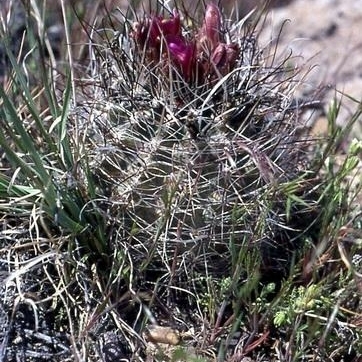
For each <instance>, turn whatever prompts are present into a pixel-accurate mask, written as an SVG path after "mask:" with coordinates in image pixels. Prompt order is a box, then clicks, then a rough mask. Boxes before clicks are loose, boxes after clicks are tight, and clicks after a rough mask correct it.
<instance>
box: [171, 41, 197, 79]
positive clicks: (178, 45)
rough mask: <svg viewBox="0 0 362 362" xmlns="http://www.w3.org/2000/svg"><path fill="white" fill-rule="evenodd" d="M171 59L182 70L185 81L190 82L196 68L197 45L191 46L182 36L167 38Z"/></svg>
mask: <svg viewBox="0 0 362 362" xmlns="http://www.w3.org/2000/svg"><path fill="white" fill-rule="evenodd" d="M166 42H167V46H168V50H169V53H170V56H171V59H172V60H173V61H174V62H175V63H176V65H178V66H179V67H180V68H181V71H182V74H183V76H184V78H185V80H190V77H191V74H192V68H193V67H194V66H195V63H196V57H195V45H194V44H189V43H187V42H186V41H185V39H184V38H183V37H182V36H172V35H169V36H167V37H166Z"/></svg>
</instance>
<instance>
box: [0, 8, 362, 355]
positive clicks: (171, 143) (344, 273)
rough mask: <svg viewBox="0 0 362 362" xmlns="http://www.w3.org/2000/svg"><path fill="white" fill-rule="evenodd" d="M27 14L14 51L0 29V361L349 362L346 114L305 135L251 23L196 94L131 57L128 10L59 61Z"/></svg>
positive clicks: (356, 257)
mask: <svg viewBox="0 0 362 362" xmlns="http://www.w3.org/2000/svg"><path fill="white" fill-rule="evenodd" d="M62 4H63V3H62ZM38 6H39V7H38ZM159 8H160V11H161V12H163V14H164V16H166V17H169V15H168V12H167V10H166V9H165V8H163V7H161V6H159ZM30 10H31V11H30V12H29V13H27V16H26V19H27V20H26V21H27V27H26V30H27V31H26V32H25V33H24V44H28V46H29V50H28V52H27V53H26V55H25V54H18V53H14V51H13V49H12V46H11V38H10V35H11V34H10V29H9V28H8V25H7V24H6V22H5V20H4V18H3V19H2V23H1V32H0V35H1V36H2V39H3V49H4V51H5V52H6V58H7V59H8V63H9V69H8V70H7V73H6V76H5V77H4V79H3V83H2V85H1V86H0V127H1V132H0V152H1V170H0V200H1V201H0V217H1V223H2V229H1V234H0V235H1V237H0V243H1V244H0V255H1V256H0V268H1V269H0V273H1V274H0V276H1V279H2V282H3V283H2V285H1V287H0V291H1V302H0V307H1V308H0V313H1V314H0V317H1V318H2V319H1V321H2V322H3V323H2V324H3V325H4V327H3V330H2V332H1V333H2V337H3V338H2V339H3V342H2V343H1V345H0V360H1V361H7V360H9V361H10V360H15V359H23V360H36V361H37V360H39V361H40V360H43V359H47V360H49V359H51V360H61V361H73V360H74V361H93V360H97V361H98V360H122V358H126V359H127V358H128V359H130V360H132V361H152V360H154V361H163V360H166V361H183V360H185V361H242V360H243V358H245V360H246V358H247V357H249V358H250V359H251V361H288V362H289V361H290V362H291V361H312V360H313V361H340V360H344V361H357V360H358V359H359V358H361V355H360V354H358V353H359V351H360V350H361V347H362V342H361V302H360V297H359V296H360V293H361V278H362V276H361V267H362V265H361V263H362V261H361V227H362V225H361V208H360V201H361V176H360V170H361V165H360V155H361V150H362V145H361V142H360V141H358V140H357V139H353V138H351V130H352V128H353V125H354V124H355V123H356V122H358V120H359V119H360V117H361V112H362V105H361V102H360V101H359V100H355V103H356V111H355V113H354V115H353V116H352V117H351V119H350V120H349V122H348V123H347V124H346V125H345V127H343V128H341V127H339V126H338V122H337V120H338V114H339V108H340V105H341V103H340V102H341V97H340V95H339V94H338V93H336V98H335V99H334V100H332V101H331V104H330V107H329V112H328V115H327V120H328V134H327V135H325V136H323V137H322V138H320V139H316V138H315V137H313V136H312V135H311V133H309V130H308V129H307V127H306V126H305V124H304V123H300V121H299V120H300V119H303V115H304V108H303V106H302V105H301V106H298V107H291V105H292V104H293V101H294V98H295V91H296V89H298V87H299V86H300V85H301V84H302V83H303V81H304V79H305V77H307V74H306V75H304V74H303V73H302V72H301V71H298V72H291V71H290V63H291V62H292V61H293V59H292V58H289V57H287V58H285V59H281V60H277V59H275V58H274V50H273V49H271V50H270V49H267V48H266V49H260V48H259V45H258V44H257V34H256V33H255V31H256V28H257V26H256V25H258V24H259V23H260V22H261V21H262V18H261V17H260V18H258V16H256V15H255V19H254V20H251V19H250V22H249V23H248V22H246V20H245V19H241V20H240V21H239V22H235V23H232V22H231V23H230V24H228V29H229V32H230V36H231V37H232V36H233V35H234V36H235V34H239V35H238V37H237V40H236V41H237V42H238V46H239V47H240V48H241V49H243V52H242V54H243V58H242V59H239V60H238V63H237V66H235V67H234V68H232V69H231V70H230V71H229V72H227V73H225V74H216V75H215V74H214V73H213V71H212V70H208V71H209V72H210V73H206V75H204V76H205V77H206V78H207V79H208V80H209V83H208V82H205V81H202V82H199V80H198V79H197V78H195V79H193V80H192V81H190V80H185V77H184V76H183V74H182V70H180V68H177V66H178V65H177V64H176V65H175V64H171V66H170V62H171V61H170V58H169V56H167V57H166V58H164V59H166V60H165V63H162V66H160V65H159V64H161V62H160V63H159V62H158V59H157V61H156V63H155V60H154V59H150V58H147V52H146V51H145V49H143V48H142V47H141V46H140V44H135V43H133V42H132V40H131V39H132V35H131V34H130V32H131V33H132V30H131V29H132V21H133V20H132V16H133V15H132V11H129V12H127V13H122V12H115V13H109V14H108V15H107V17H106V22H107V23H109V24H111V25H110V27H108V28H102V27H100V26H99V27H98V28H97V27H95V28H93V29H92V28H90V27H89V28H87V29H88V31H89V33H88V34H89V35H90V36H91V38H90V39H88V40H89V42H90V46H89V49H90V56H91V59H92V61H89V63H86V62H85V61H84V59H83V61H82V62H79V63H78V62H77V61H76V60H75V59H73V57H72V52H73V50H72V48H64V50H63V52H61V53H60V55H59V56H60V58H59V59H56V57H55V56H54V54H53V55H52V48H51V46H50V45H49V44H47V42H46V37H45V36H44V37H38V36H37V34H38V33H37V31H36V30H39V29H34V28H33V27H30V24H31V23H32V21H34V17H35V18H36V20H37V23H38V24H40V25H39V28H40V29H43V25H44V24H45V20H44V19H45V18H46V10H44V11H43V9H41V7H40V3H39V4H37V3H36V2H32V3H31V5H30ZM62 11H63V20H64V27H65V29H66V30H67V31H66V32H65V34H68V36H70V35H69V34H70V33H71V32H70V30H71V29H69V28H68V27H70V25H69V24H74V23H76V22H77V21H81V19H77V17H76V16H75V15H74V12H72V9H70V8H66V7H65V4H63V8H62ZM41 14H45V15H44V16H45V17H44V16H43V15H41ZM142 21H143V18H142V17H140V18H138V22H141V23H142ZM201 24H202V21H200V22H198V21H197V20H196V19H194V18H192V19H188V25H187V26H186V27H185V28H184V32H185V33H186V34H187V37H189V38H187V39H192V36H193V35H192V34H193V32H194V31H195V29H196V28H197V27H199V26H201ZM83 25H84V23H83ZM45 28H46V27H45V26H44V29H45ZM115 29H119V33H115ZM240 29H241V30H240ZM240 32H241V35H240ZM115 35H116V36H115ZM233 39H234V38H233ZM35 45H37V46H36V47H35ZM44 49H47V52H48V56H47V55H46V53H45V51H44ZM202 61H203V62H206V63H207V61H209V60H207V59H206V60H205V59H203V60H202ZM38 64H39V65H40V66H38ZM229 66H230V67H232V65H231V63H230V64H229ZM54 67H56V68H54ZM218 71H219V72H220V73H221V72H222V71H223V70H222V69H221V68H219V69H218ZM79 75H80V76H81V79H78V77H79ZM213 77H214V78H213ZM156 79H157V81H155V80H156ZM345 96H348V95H345ZM346 143H348V144H349V146H348V147H345V144H346ZM342 145H343V146H344V149H343V148H342ZM343 150H344V151H343ZM151 342H154V343H151ZM164 342H166V343H164Z"/></svg>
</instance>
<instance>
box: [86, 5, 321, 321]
mask: <svg viewBox="0 0 362 362" xmlns="http://www.w3.org/2000/svg"><path fill="white" fill-rule="evenodd" d="M117 30H118V32H117V33H116V35H115V36H114V37H113V36H112V37H110V36H109V34H108V36H107V37H105V38H103V43H102V49H101V48H100V47H99V48H97V47H95V48H94V49H95V52H94V54H95V58H96V59H97V60H98V62H97V64H98V68H97V69H96V72H95V73H96V74H98V75H99V84H101V85H102V86H100V87H98V88H97V89H96V97H95V99H96V105H95V109H96V110H97V113H96V114H97V115H96V117H95V118H94V120H93V123H92V125H91V126H90V127H89V132H91V133H90V137H89V139H90V140H91V145H90V147H91V153H92V161H91V169H92V172H93V174H94V180H95V184H96V185H97V190H98V193H99V194H100V195H102V197H103V198H104V199H106V200H107V203H106V204H107V205H109V208H108V211H109V213H110V215H111V217H110V219H111V220H110V223H112V225H113V228H114V230H115V232H114V234H113V236H112V240H110V244H111V245H112V249H113V250H114V249H115V250H117V252H115V254H116V260H118V263H119V265H118V268H123V269H124V273H126V274H127V273H131V274H132V288H135V289H133V291H134V293H136V295H138V297H137V298H139V295H141V294H142V295H143V293H144V292H145V291H147V292H149V293H151V294H152V295H153V297H150V298H151V302H150V301H149V300H147V302H144V303H145V304H146V305H147V306H148V307H147V310H148V311H149V313H150V314H151V315H154V316H155V315H158V313H160V310H162V309H165V308H166V309H169V310H172V312H170V315H173V313H176V312H175V310H179V311H180V309H182V310H183V311H184V312H185V310H193V311H194V310H197V309H198V308H200V305H199V304H198V303H200V300H198V299H197V298H196V297H195V296H196V295H197V293H199V292H200V290H201V291H202V290H206V289H207V288H208V286H209V284H208V283H209V282H210V281H212V282H213V283H215V282H216V283H217V284H219V283H221V282H222V281H225V280H229V281H230V280H232V282H231V284H230V285H229V287H227V288H226V289H227V293H229V294H230V295H232V294H233V293H234V292H235V290H236V289H237V288H239V287H240V285H242V283H243V281H245V279H247V278H251V277H255V278H256V280H257V282H258V281H259V279H260V278H261V279H265V280H270V278H272V275H274V276H275V275H278V277H277V279H278V280H280V276H281V275H285V273H286V272H287V270H288V267H289V265H290V263H291V261H292V256H293V255H294V254H295V252H296V251H297V250H301V249H302V248H303V247H304V244H305V242H306V241H308V235H303V233H302V231H305V230H306V229H308V230H309V231H310V233H309V235H310V234H312V231H311V230H312V229H313V228H312V226H311V224H313V222H312V221H313V220H314V219H315V217H316V215H318V212H319V210H318V205H317V203H316V201H315V198H313V197H314V196H315V195H314V196H313V192H312V191H311V190H312V189H313V186H314V184H313V182H312V181H310V180H312V179H313V177H314V174H313V172H309V171H308V172H307V170H308V167H309V156H307V155H306V150H307V148H308V147H310V146H311V141H310V140H309V141H308V137H306V138H305V137H304V136H305V133H304V131H303V127H304V125H303V123H302V122H301V117H300V112H301V110H302V107H299V106H297V107H296V103H295V102H296V100H295V95H294V90H295V88H296V87H297V85H298V83H299V81H300V79H299V78H298V74H295V73H294V72H293V71H292V70H291V69H290V68H288V60H289V59H283V60H282V61H280V62H277V60H276V59H275V58H274V57H273V52H272V51H269V52H268V51H267V50H266V49H261V48H260V47H259V45H258V41H257V35H255V33H254V30H255V29H254V27H253V25H252V22H251V23H248V22H247V21H246V19H243V20H240V21H238V22H227V21H226V20H224V19H223V16H222V14H221V11H220V9H219V8H218V7H217V6H216V5H215V4H213V3H210V4H209V5H207V6H206V9H205V12H204V16H203V18H202V19H201V21H198V20H197V19H190V18H189V17H187V16H186V15H185V14H184V13H182V12H181V11H179V10H176V9H174V10H168V9H166V8H163V9H162V11H160V14H153V13H151V14H149V15H144V17H142V18H138V19H136V20H134V21H131V20H130V19H129V17H124V19H123V21H122V24H120V25H118V29H117ZM104 39H106V40H104ZM106 41H107V42H108V43H109V46H108V47H107V48H106V50H104V43H105V42H106ZM117 258H118V259H117ZM125 270H127V272H126V271H125ZM130 287H131V285H130V284H129V285H127V278H125V282H124V284H123V285H122V288H121V289H122V290H126V289H127V288H130ZM219 289H220V288H219ZM217 293H218V292H217ZM141 299H142V298H141ZM137 300H138V299H137ZM161 306H163V307H161ZM166 306H167V307H166ZM201 309H202V308H201ZM181 314H182V313H181ZM170 315H168V316H167V317H166V319H168V320H169V319H170V318H171V317H170ZM183 315H184V314H183ZM133 317H134V315H133ZM133 317H132V318H133ZM147 318H151V317H150V315H148V317H147ZM174 318H176V317H174ZM141 319H142V318H141ZM176 319H177V318H176ZM181 319H182V318H181Z"/></svg>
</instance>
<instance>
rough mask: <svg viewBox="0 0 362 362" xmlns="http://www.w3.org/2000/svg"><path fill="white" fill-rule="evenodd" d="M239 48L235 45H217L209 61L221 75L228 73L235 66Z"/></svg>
mask: <svg viewBox="0 0 362 362" xmlns="http://www.w3.org/2000/svg"><path fill="white" fill-rule="evenodd" d="M238 50H239V47H238V45H237V44H225V43H219V45H218V46H217V47H216V48H215V49H214V51H213V52H212V55H211V61H212V62H213V64H214V66H215V67H216V68H217V69H218V70H219V72H220V73H221V74H222V75H225V74H226V73H227V72H230V70H232V69H233V68H234V66H235V62H236V59H237V57H238Z"/></svg>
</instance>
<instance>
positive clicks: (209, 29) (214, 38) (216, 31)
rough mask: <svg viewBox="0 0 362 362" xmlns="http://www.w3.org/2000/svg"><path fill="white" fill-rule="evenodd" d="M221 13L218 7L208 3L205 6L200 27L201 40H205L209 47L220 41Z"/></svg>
mask: <svg viewBox="0 0 362 362" xmlns="http://www.w3.org/2000/svg"><path fill="white" fill-rule="evenodd" d="M220 29H221V14H220V10H219V8H218V7H217V6H216V5H215V4H213V3H210V4H208V5H207V7H206V11H205V18H204V22H203V25H202V28H201V41H206V42H207V43H208V45H209V47H210V48H211V49H214V48H215V47H216V46H217V45H218V43H219V42H220Z"/></svg>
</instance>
